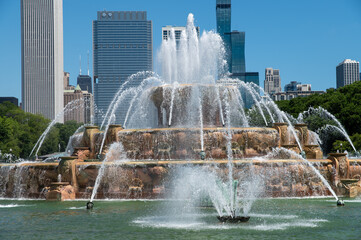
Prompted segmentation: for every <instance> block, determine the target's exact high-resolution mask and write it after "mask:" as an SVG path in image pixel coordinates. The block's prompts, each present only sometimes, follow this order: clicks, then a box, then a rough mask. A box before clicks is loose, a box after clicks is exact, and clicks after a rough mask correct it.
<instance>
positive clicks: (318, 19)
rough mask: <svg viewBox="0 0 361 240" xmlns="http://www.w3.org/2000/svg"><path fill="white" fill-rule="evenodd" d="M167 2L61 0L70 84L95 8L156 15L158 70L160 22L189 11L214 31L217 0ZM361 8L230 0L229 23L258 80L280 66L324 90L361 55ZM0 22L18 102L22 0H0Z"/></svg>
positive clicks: (5, 87) (6, 72) (5, 90)
mask: <svg viewBox="0 0 361 240" xmlns="http://www.w3.org/2000/svg"><path fill="white" fill-rule="evenodd" d="M167 2H168V1H165V0H158V1H156V3H157V4H154V1H152V2H151V1H144V0H134V1H132V2H131V3H129V2H125V3H122V4H119V2H118V1H115V0H108V1H102V2H99V1H95V0H93V1H86V4H85V1H76V2H75V1H70V0H64V3H63V4H64V5H63V8H64V15H63V19H64V71H66V72H70V84H72V85H76V78H77V76H78V74H79V55H80V54H81V55H82V66H83V68H82V70H83V72H85V71H86V67H85V66H86V65H87V64H86V59H87V58H86V54H87V51H88V50H89V51H90V74H91V75H92V72H93V70H92V63H93V61H92V21H93V20H95V19H96V14H97V11H102V10H104V9H106V10H109V11H128V10H139V11H143V10H144V11H147V14H148V19H149V20H152V22H153V40H154V41H153V42H154V43H153V49H154V56H153V58H154V70H155V71H157V69H159V68H157V63H158V62H157V60H156V54H157V51H158V49H159V47H160V44H161V37H162V36H161V28H162V27H163V26H166V25H174V26H184V25H185V24H186V18H187V15H188V13H190V12H192V13H193V14H194V15H195V19H196V25H197V26H199V27H200V30H201V33H202V32H203V31H204V30H208V31H209V30H214V31H215V30H216V11H215V4H216V0H212V1H205V0H203V1H197V2H192V1H189V0H185V1H182V2H181V3H180V2H174V4H172V6H169V4H167ZM326 3H327V4H326ZM310 6H312V7H310ZM244 9H246V10H247V11H245V10H244ZM249 9H256V10H255V11H251V10H249ZM360 11H361V2H360V1H357V0H350V1H347V3H344V2H342V3H340V2H338V1H335V0H332V1H323V0H321V1H318V2H317V3H314V2H313V1H310V0H307V1H303V2H302V3H298V4H294V3H289V2H288V1H285V0H279V1H277V2H272V3H268V2H267V1H265V0H263V1H261V0H258V1H252V2H246V1H232V29H237V30H239V31H245V32H246V47H245V52H246V63H247V65H246V68H247V71H252V72H259V73H260V86H261V87H263V80H264V70H265V68H267V67H272V68H276V69H280V76H281V78H282V89H283V86H284V85H286V84H287V83H289V82H291V81H298V82H302V83H309V84H312V90H325V89H327V88H330V87H336V66H337V65H338V64H339V63H340V62H342V61H343V60H344V59H346V58H350V59H353V60H357V61H360V60H361V46H360V44H359V41H360V39H361V31H360V29H361V15H360V14H359V12H360ZM240 12H241V13H242V14H239V13H240ZM8 19H11V24H8ZM0 25H1V28H2V29H3V31H4V32H6V33H7V34H6V35H3V37H2V38H1V40H0V44H1V45H2V46H3V48H2V49H3V54H1V56H0V66H1V68H0V69H1V70H2V73H3V80H2V81H1V87H0V96H14V97H17V98H19V100H20V101H21V51H20V50H21V39H20V1H6V2H5V1H2V2H0ZM265 36H268V37H266V38H265Z"/></svg>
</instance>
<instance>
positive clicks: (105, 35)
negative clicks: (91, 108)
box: [93, 11, 153, 123]
mask: <svg viewBox="0 0 361 240" xmlns="http://www.w3.org/2000/svg"><path fill="white" fill-rule="evenodd" d="M93 60H94V62H93V64H94V76H93V81H94V95H95V96H94V101H95V104H96V107H97V109H98V111H99V110H100V111H102V112H103V113H105V112H106V111H107V109H108V106H109V104H110V102H111V101H112V99H113V97H114V95H115V93H116V92H117V90H118V89H119V87H120V86H121V84H123V83H124V82H125V81H126V80H127V78H128V77H129V76H130V75H132V74H135V73H137V72H139V71H152V69H153V37H152V21H148V20H147V12H144V11H121V12H118V11H117V12H114V11H100V12H98V16H97V20H95V21H93ZM139 84H140V79H138V80H137V79H136V80H135V81H132V82H130V83H129V84H128V85H127V86H128V87H134V86H137V85H139ZM128 105H129V99H128V101H125V103H124V104H122V105H121V106H119V110H118V111H117V113H118V114H117V121H116V122H117V123H123V121H124V118H125V115H126V112H127V110H128ZM96 121H97V123H99V122H101V121H102V118H101V116H100V114H97V117H96Z"/></svg>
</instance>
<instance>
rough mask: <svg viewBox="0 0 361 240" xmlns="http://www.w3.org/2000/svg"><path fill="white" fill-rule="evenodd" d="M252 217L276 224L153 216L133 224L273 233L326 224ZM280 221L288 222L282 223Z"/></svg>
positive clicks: (282, 217) (286, 217)
mask: <svg viewBox="0 0 361 240" xmlns="http://www.w3.org/2000/svg"><path fill="white" fill-rule="evenodd" d="M251 216H253V217H258V218H264V219H270V218H272V220H273V221H274V220H276V221H278V222H271V223H267V222H264V223H254V222H253V223H252V222H248V223H240V224H222V223H209V222H204V221H201V220H198V221H197V220H194V219H182V220H181V219H179V220H178V221H177V220H172V219H169V217H167V216H163V217H161V216H157V217H156V216H154V217H144V218H138V219H136V220H134V221H133V223H134V224H137V225H141V226H142V227H152V228H167V229H188V230H206V229H219V230H222V229H223V230H227V229H244V230H256V231H275V230H286V229H289V228H294V227H304V228H314V227H318V226H319V225H318V224H319V223H323V222H328V221H327V220H325V219H298V216H296V215H268V214H252V215H251ZM282 220H288V221H287V222H284V221H282Z"/></svg>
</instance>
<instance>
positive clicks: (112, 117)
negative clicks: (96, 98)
mask: <svg viewBox="0 0 361 240" xmlns="http://www.w3.org/2000/svg"><path fill="white" fill-rule="evenodd" d="M152 81H154V82H156V83H160V84H162V83H163V82H162V81H161V80H160V79H157V78H154V77H149V78H146V79H144V80H143V81H142V82H141V84H140V85H139V86H138V87H133V88H128V89H127V90H125V91H123V92H122V93H121V94H120V95H119V97H118V99H117V101H116V102H115V104H114V106H113V109H112V111H111V113H110V116H109V119H108V123H107V125H106V127H105V131H104V135H103V140H102V143H101V146H100V150H99V154H101V153H102V151H103V147H104V143H105V139H106V137H107V132H108V129H109V126H110V124H111V123H112V122H114V121H115V120H116V116H115V112H116V110H117V109H118V106H119V105H120V103H121V102H122V101H123V100H124V99H125V97H126V96H127V95H128V94H133V95H134V96H136V95H138V93H139V92H140V91H142V90H143V88H144V85H145V84H147V83H152Z"/></svg>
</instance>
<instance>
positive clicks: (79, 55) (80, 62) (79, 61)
mask: <svg viewBox="0 0 361 240" xmlns="http://www.w3.org/2000/svg"><path fill="white" fill-rule="evenodd" d="M79 75H81V55H79Z"/></svg>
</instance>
